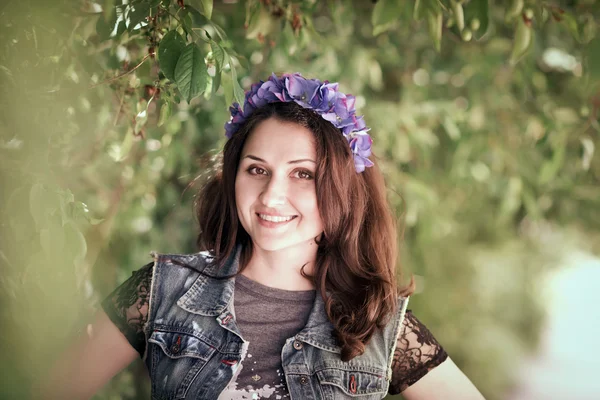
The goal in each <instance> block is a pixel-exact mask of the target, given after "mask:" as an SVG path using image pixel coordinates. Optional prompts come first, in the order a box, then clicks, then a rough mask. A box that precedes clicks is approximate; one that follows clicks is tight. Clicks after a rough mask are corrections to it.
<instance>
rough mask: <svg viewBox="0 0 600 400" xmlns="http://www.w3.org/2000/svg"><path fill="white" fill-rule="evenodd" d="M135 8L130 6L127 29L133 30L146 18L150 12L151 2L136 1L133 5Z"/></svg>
mask: <svg viewBox="0 0 600 400" xmlns="http://www.w3.org/2000/svg"><path fill="white" fill-rule="evenodd" d="M132 7H133V10H132V9H131V8H130V10H129V14H128V18H127V20H128V23H127V29H128V30H130V31H132V30H133V29H135V27H136V26H138V25H139V24H140V23H141V22H143V21H145V20H146V17H147V16H148V14H149V12H150V4H148V3H136V4H133V5H132Z"/></svg>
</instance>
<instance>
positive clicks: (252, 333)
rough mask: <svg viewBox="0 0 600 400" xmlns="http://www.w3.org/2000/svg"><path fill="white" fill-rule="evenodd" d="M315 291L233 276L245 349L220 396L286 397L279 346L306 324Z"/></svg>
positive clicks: (233, 398) (235, 399)
mask: <svg viewBox="0 0 600 400" xmlns="http://www.w3.org/2000/svg"><path fill="white" fill-rule="evenodd" d="M315 294H316V291H315V290H305V291H290V290H282V289H275V288H271V287H268V286H264V285H261V284H260V283H258V282H255V281H253V280H251V279H249V278H246V277H245V276H243V275H238V276H237V277H236V281H235V292H234V297H233V308H234V310H235V315H236V321H237V325H238V328H239V329H240V332H241V333H242V337H243V338H244V340H246V341H247V342H248V351H247V353H246V358H245V359H244V361H242V364H241V365H240V368H239V369H238V371H237V376H236V377H234V379H233V380H232V382H231V383H230V384H229V386H228V387H227V388H226V389H225V391H224V392H223V393H222V394H221V396H219V399H223V400H225V399H227V400H242V399H244V400H245V399H284V398H289V394H288V391H287V387H286V383H285V376H284V374H283V368H282V366H281V349H282V348H283V346H284V344H285V341H286V339H288V338H290V337H293V336H294V335H295V334H296V333H298V332H299V331H300V330H301V329H302V328H304V326H305V325H306V322H307V320H308V316H309V314H310V311H311V309H312V306H313V303H314V300H315Z"/></svg>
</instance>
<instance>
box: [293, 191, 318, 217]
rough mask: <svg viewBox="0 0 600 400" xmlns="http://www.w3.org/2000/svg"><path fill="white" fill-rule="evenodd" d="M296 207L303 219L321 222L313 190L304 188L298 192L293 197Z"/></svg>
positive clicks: (315, 194)
mask: <svg viewBox="0 0 600 400" xmlns="http://www.w3.org/2000/svg"><path fill="white" fill-rule="evenodd" d="M294 198H295V199H296V205H297V207H298V208H299V209H300V211H301V212H302V213H303V214H304V216H305V217H309V218H311V219H318V220H319V221H320V220H321V217H320V214H319V205H318V203H317V193H316V191H315V188H314V187H312V188H304V189H303V190H299V191H298V192H297V193H296V194H295V195H294Z"/></svg>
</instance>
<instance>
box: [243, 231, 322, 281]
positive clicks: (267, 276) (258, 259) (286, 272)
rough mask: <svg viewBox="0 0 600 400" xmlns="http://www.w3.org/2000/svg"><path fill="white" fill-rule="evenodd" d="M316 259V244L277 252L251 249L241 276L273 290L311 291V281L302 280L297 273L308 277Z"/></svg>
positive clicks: (255, 247) (257, 248)
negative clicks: (302, 272) (303, 273)
mask: <svg viewBox="0 0 600 400" xmlns="http://www.w3.org/2000/svg"><path fill="white" fill-rule="evenodd" d="M300 247H301V248H300ZM316 258H317V245H316V244H315V243H314V242H313V243H312V244H311V245H307V246H297V247H294V248H287V249H282V250H278V251H266V250H263V249H261V248H259V247H257V246H254V248H253V250H252V257H251V258H250V261H249V262H248V265H246V267H245V268H244V270H243V271H242V275H244V276H245V277H247V278H249V279H252V280H253V281H255V282H258V283H260V284H262V285H265V286H269V287H273V288H277V289H284V290H312V289H314V288H315V287H314V285H313V283H312V281H311V280H309V279H307V278H305V277H303V276H302V274H301V270H303V271H304V272H305V273H306V274H307V275H311V274H312V273H313V271H314V265H315V260H316ZM303 266H304V269H303V268H302V267H303Z"/></svg>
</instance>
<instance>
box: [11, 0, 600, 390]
mask: <svg viewBox="0 0 600 400" xmlns="http://www.w3.org/2000/svg"><path fill="white" fill-rule="evenodd" d="M595 3H596V2H595V1H593V0H588V1H585V0H579V1H578V0H573V1H562V2H558V1H556V2H551V1H538V0H513V1H509V2H498V1H487V0H470V1H468V0H465V1H458V0H456V1H454V0H439V1H438V0H420V1H416V2H401V1H399V0H379V1H376V2H368V1H350V0H329V1H314V0H313V1H311V0H297V1H291V0H260V1H257V0H250V1H235V0H228V1H225V0H223V1H214V2H213V1H212V0H189V1H186V0H183V1H181V0H179V1H170V0H162V1H161V0H132V1H124V0H104V1H101V0H98V1H96V2H94V1H83V0H80V1H66V0H56V1H54V2H53V3H52V6H50V5H49V4H48V3H47V2H44V1H41V0H24V1H16V0H9V1H4V2H2V5H0V44H1V46H2V47H1V50H0V93H1V94H0V168H1V169H0V183H1V188H2V189H1V191H0V202H1V204H2V219H1V221H0V227H1V236H0V237H1V238H2V240H1V243H0V268H1V270H0V299H1V300H0V301H1V302H2V303H1V308H0V325H1V326H3V327H4V329H2V336H1V342H0V354H2V355H3V356H2V360H1V361H0V375H1V376H3V377H4V382H3V383H2V385H1V386H0V397H1V398H7V399H8V398H10V399H14V398H26V397H27V392H28V390H29V387H30V385H31V383H32V382H33V381H34V380H35V379H37V377H39V376H40V375H42V374H44V373H45V371H47V369H48V366H49V365H51V364H50V363H51V360H52V359H53V358H54V357H56V356H57V355H58V354H59V353H60V351H61V350H62V349H63V348H64V347H65V346H67V345H68V343H69V341H70V340H72V338H73V336H74V335H76V334H78V333H80V332H81V331H82V330H84V329H85V324H86V323H87V322H88V321H89V320H90V318H91V316H92V314H93V312H94V310H95V309H96V308H97V307H98V303H99V301H100V300H101V299H102V298H103V297H104V296H106V295H107V294H108V293H109V292H110V291H111V290H112V289H113V288H114V287H115V286H116V285H117V284H118V283H120V282H122V281H123V280H125V279H126V278H127V277H128V276H130V274H131V272H132V271H133V270H136V269H137V268H139V267H140V266H142V265H144V264H145V263H147V262H148V261H149V257H148V255H147V254H148V252H149V251H150V250H159V251H161V252H192V251H194V250H195V247H194V246H195V245H194V242H195V233H196V225H195V222H194V219H193V215H192V206H191V203H192V201H193V197H194V194H195V192H196V190H197V188H198V184H197V182H198V179H199V177H200V176H202V175H203V174H205V173H207V172H210V170H211V161H212V160H213V159H214V156H215V154H217V153H218V151H219V149H220V148H222V145H223V143H224V130H223V123H224V122H225V121H227V119H228V112H227V106H228V105H229V104H230V103H231V102H232V101H234V100H237V101H240V100H241V99H243V91H244V89H245V88H248V87H249V85H250V84H251V83H252V82H255V81H257V80H259V79H266V78H267V77H268V75H269V74H270V73H271V72H273V71H275V72H295V71H298V72H301V73H303V74H304V75H305V76H308V77H318V78H320V79H328V80H330V81H338V82H340V83H341V88H342V90H343V91H344V92H347V93H348V92H349V93H353V94H355V95H357V108H358V110H359V112H362V113H364V114H365V119H366V120H367V121H368V125H369V126H370V127H371V128H372V133H373V136H374V138H375V143H374V149H375V153H376V155H377V156H378V158H379V159H380V162H381V164H382V166H383V169H384V172H385V175H386V178H387V182H388V186H389V196H390V201H391V202H392V204H393V206H394V207H395V210H397V215H398V218H399V220H401V221H403V226H404V228H403V245H402V259H401V260H400V261H399V265H402V268H403V269H404V270H405V271H406V272H407V273H413V274H414V275H415V277H416V279H417V284H418V290H417V293H416V294H415V295H414V296H413V298H412V300H411V308H412V309H413V310H414V312H415V313H416V314H417V315H418V316H419V318H420V319H421V320H423V321H424V322H425V323H426V325H427V326H428V327H429V328H430V329H431V330H432V331H433V332H434V334H435V336H436V338H437V339H438V340H439V341H440V342H441V343H442V344H443V345H444V347H445V348H446V349H447V351H448V352H449V353H450V354H451V356H452V358H453V359H454V360H455V362H456V363H457V364H458V365H459V366H460V367H461V368H462V369H463V371H464V372H465V373H466V374H467V375H468V376H469V377H470V378H471V379H472V380H473V382H474V383H475V384H476V385H477V386H478V388H480V390H481V391H482V392H483V393H484V395H485V396H486V398H488V399H500V398H505V397H506V396H507V394H508V393H510V391H511V389H512V388H513V387H514V385H515V382H516V379H517V377H516V376H515V374H516V372H515V371H516V369H515V366H517V365H519V363H520V362H521V360H523V358H524V357H526V356H527V355H528V354H531V353H532V352H534V351H535V349H536V346H537V345H538V342H539V333H540V327H541V326H542V323H543V321H544V313H545V308H544V297H543V296H542V293H541V292H542V289H541V288H540V282H541V281H542V280H543V277H544V276H546V274H547V273H548V272H549V271H552V270H554V269H556V268H559V267H560V266H561V262H562V260H563V259H564V257H565V256H566V255H567V254H569V253H570V252H573V251H575V250H576V249H583V250H585V251H587V252H590V253H592V254H599V253H600V246H599V243H600V240H599V235H598V227H599V226H600V212H599V211H598V210H599V209H600V185H599V181H600V159H599V158H598V156H597V155H596V154H595V151H596V147H597V146H598V143H599V140H598V138H599V135H600V125H599V112H600V85H599V84H598V82H599V80H598V78H599V76H600V38H599V35H597V33H596V31H597V27H598V17H599V13H600V10H599V7H598V6H597V5H596V4H595ZM148 390H149V388H148V381H147V377H146V375H145V372H144V367H143V365H142V364H141V363H140V362H136V363H134V364H133V365H132V366H131V367H129V368H128V369H127V370H125V371H123V372H122V373H120V374H119V375H118V376H117V377H115V378H114V379H113V380H112V381H111V382H110V383H109V384H108V385H107V386H106V387H105V388H104V389H103V390H102V391H101V392H100V393H98V394H97V396H96V397H95V398H96V399H119V398H121V399H144V398H149V392H148Z"/></svg>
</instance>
